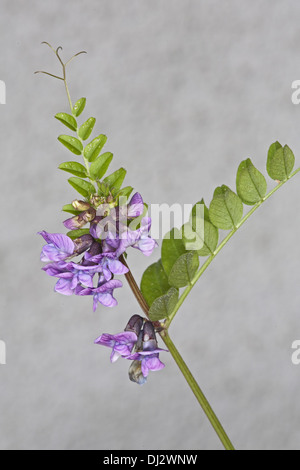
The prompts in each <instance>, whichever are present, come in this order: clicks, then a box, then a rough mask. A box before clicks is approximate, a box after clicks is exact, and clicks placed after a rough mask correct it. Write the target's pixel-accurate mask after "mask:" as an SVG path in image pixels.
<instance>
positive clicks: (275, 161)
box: [267, 142, 295, 181]
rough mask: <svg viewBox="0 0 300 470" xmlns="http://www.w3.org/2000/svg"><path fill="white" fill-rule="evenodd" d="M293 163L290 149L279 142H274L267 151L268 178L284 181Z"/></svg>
mask: <svg viewBox="0 0 300 470" xmlns="http://www.w3.org/2000/svg"><path fill="white" fill-rule="evenodd" d="M294 164H295V157H294V154H293V152H292V150H291V149H290V148H289V147H288V146H287V145H285V146H284V147H282V146H281V144H280V143H279V142H274V143H273V144H272V145H271V146H270V148H269V151H268V158H267V172H268V175H269V176H270V178H272V179H273V180H277V181H285V180H286V179H287V178H288V177H289V175H290V174H291V172H292V170H293V168H294Z"/></svg>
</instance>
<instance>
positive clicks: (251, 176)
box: [236, 158, 267, 206]
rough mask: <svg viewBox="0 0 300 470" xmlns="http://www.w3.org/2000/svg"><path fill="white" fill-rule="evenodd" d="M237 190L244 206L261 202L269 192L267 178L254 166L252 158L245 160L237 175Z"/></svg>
mask: <svg viewBox="0 0 300 470" xmlns="http://www.w3.org/2000/svg"><path fill="white" fill-rule="evenodd" d="M236 190H237V194H238V196H239V197H240V198H241V200H242V201H243V203H244V204H248V205H250V206H252V205H254V204H256V203H257V202H259V201H261V200H262V199H263V197H264V196H265V195H266V192H267V182H266V179H265V177H264V176H263V175H262V174H261V173H260V171H258V170H257V169H256V168H255V166H254V165H253V164H252V162H251V160H250V158H247V160H243V161H242V162H241V163H240V165H239V167H238V171H237V175H236Z"/></svg>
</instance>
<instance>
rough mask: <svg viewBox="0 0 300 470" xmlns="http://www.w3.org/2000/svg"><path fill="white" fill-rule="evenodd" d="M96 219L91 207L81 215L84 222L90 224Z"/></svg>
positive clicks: (94, 211)
mask: <svg viewBox="0 0 300 470" xmlns="http://www.w3.org/2000/svg"><path fill="white" fill-rule="evenodd" d="M95 217H96V210H95V209H94V208H93V207H90V208H89V209H88V210H86V211H84V212H83V213H82V218H83V219H84V220H85V221H86V222H91V221H92V220H94V218H95Z"/></svg>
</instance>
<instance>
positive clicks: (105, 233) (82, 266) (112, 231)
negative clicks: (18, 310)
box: [39, 193, 157, 311]
mask: <svg viewBox="0 0 300 470" xmlns="http://www.w3.org/2000/svg"><path fill="white" fill-rule="evenodd" d="M120 199H121V198H120ZM120 199H119V200H118V201H117V202H116V201H114V200H113V199H112V198H111V199H110V198H107V199H106V200H103V199H102V198H99V197H97V196H95V197H94V199H93V200H91V202H86V201H78V200H76V201H73V203H72V206H73V208H74V210H76V211H77V212H78V214H76V215H75V216H73V217H71V218H69V219H67V220H65V221H64V225H65V227H66V228H68V229H69V230H78V229H82V228H83V227H84V226H85V225H86V224H87V223H89V224H90V227H89V229H87V230H84V232H85V233H84V234H83V235H81V236H79V237H78V238H75V239H71V238H70V237H69V236H67V235H64V234H61V233H48V232H46V231H41V232H39V234H40V235H41V236H42V237H43V238H44V239H45V241H46V242H47V244H46V245H45V246H44V247H43V249H42V252H41V261H44V262H46V263H47V264H46V265H45V266H44V267H43V268H42V269H43V270H44V271H45V272H46V273H47V274H48V275H49V276H54V277H56V278H58V281H57V283H56V285H55V291H57V292H59V293H61V294H64V295H72V294H75V295H92V296H93V300H94V301H93V309H94V311H95V310H96V308H97V305H98V303H100V304H102V305H104V306H106V307H113V306H115V305H116V304H117V300H116V299H115V298H114V296H113V291H114V289H116V288H118V287H122V282H121V281H120V280H117V279H114V276H115V275H120V274H125V273H127V272H128V268H127V266H126V265H125V264H124V263H122V262H121V261H120V257H121V256H122V255H123V254H124V253H125V252H126V250H127V249H128V248H129V247H132V248H136V249H138V250H140V251H141V252H142V253H143V254H144V255H146V256H149V255H150V254H151V253H152V251H153V249H154V248H155V247H156V246H157V243H156V241H155V240H154V239H152V238H151V237H150V235H149V231H150V227H151V219H150V218H149V217H142V218H141V216H142V214H143V211H144V203H143V199H142V197H141V195H140V194H139V193H135V194H134V195H133V196H132V198H131V200H130V201H129V203H127V199H126V203H124V201H121V202H122V203H121V202H120ZM79 255H82V257H81V259H80V260H79V261H77V262H75V261H72V259H73V258H74V257H78V256H79ZM95 275H96V278H95ZM95 279H96V280H95Z"/></svg>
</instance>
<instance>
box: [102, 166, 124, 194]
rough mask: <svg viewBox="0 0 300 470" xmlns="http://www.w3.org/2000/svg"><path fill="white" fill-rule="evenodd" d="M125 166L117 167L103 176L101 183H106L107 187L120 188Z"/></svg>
mask: <svg viewBox="0 0 300 470" xmlns="http://www.w3.org/2000/svg"><path fill="white" fill-rule="evenodd" d="M126 173H127V172H126V170H125V168H119V169H118V170H116V171H114V172H113V173H112V174H111V175H109V176H107V177H106V178H104V180H103V183H104V184H106V185H107V186H108V187H109V189H112V188H115V189H116V190H118V189H120V188H121V186H122V183H123V181H124V178H125V176H126Z"/></svg>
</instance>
